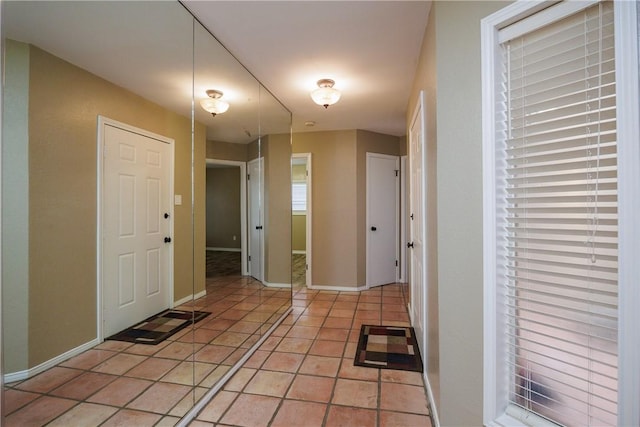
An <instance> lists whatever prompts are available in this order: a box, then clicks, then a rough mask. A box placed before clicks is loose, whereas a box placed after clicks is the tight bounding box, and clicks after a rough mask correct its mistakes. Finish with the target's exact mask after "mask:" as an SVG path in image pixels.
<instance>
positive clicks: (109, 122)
mask: <svg viewBox="0 0 640 427" xmlns="http://www.w3.org/2000/svg"><path fill="white" fill-rule="evenodd" d="M105 126H112V127H115V128H118V129H122V130H125V131H128V132H132V133H136V134H138V135H142V136H144V137H147V138H153V139H156V140H158V141H162V142H165V143H167V144H169V147H170V152H171V160H170V162H169V218H170V221H169V236H174V222H175V221H174V218H175V216H174V203H173V199H174V197H173V195H174V182H175V141H174V140H173V139H172V138H168V137H166V136H162V135H158V134H156V133H153V132H149V131H147V130H144V129H140V128H137V127H135V126H131V125H128V124H126V123H122V122H119V121H117V120H113V119H110V118H107V117H104V116H101V115H98V117H97V132H96V133H97V155H96V161H97V165H96V171H97V172H96V175H97V176H96V195H97V197H96V205H97V206H96V216H97V218H96V322H97V325H96V335H97V337H98V340H99V342H102V340H103V338H104V337H103V333H104V331H103V320H104V319H103V317H104V308H103V306H102V304H103V292H104V289H103V286H102V275H103V265H102V252H103V250H102V249H103V248H102V246H103V238H104V236H103V234H102V232H103V230H102V219H103V216H104V215H103V212H102V210H103V197H104V191H103V174H104V149H105V144H104V134H105V131H104V128H105ZM167 249H168V251H169V260H168V263H169V265H168V270H169V271H168V273H167V274H168V276H169V277H168V278H167V286H168V290H167V292H168V295H167V300H168V302H169V307H168V308H172V306H171V302H172V301H173V292H174V289H173V269H174V267H173V262H174V257H173V255H174V254H173V245H169V246H168V248H167Z"/></svg>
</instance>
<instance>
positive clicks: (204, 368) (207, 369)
mask: <svg viewBox="0 0 640 427" xmlns="http://www.w3.org/2000/svg"><path fill="white" fill-rule="evenodd" d="M216 366H217V365H213V364H211V363H201V362H181V363H180V364H179V365H178V366H176V367H175V368H173V369H172V370H171V371H169V373H167V374H166V375H165V376H163V377H162V378H161V379H160V381H162V382H167V383H175V384H184V385H194V384H200V383H201V382H202V380H204V379H205V378H206V377H207V375H209V374H210V373H211V372H212V371H213V370H214V369H215V368H216Z"/></svg>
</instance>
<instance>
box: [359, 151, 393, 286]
mask: <svg viewBox="0 0 640 427" xmlns="http://www.w3.org/2000/svg"><path fill="white" fill-rule="evenodd" d="M398 172H399V171H398V158H397V157H396V156H387V155H384V154H374V153H367V227H368V230H367V286H368V287H372V286H380V285H385V284H387V283H393V282H395V281H396V277H397V265H398V256H397V244H398V226H397V220H398Z"/></svg>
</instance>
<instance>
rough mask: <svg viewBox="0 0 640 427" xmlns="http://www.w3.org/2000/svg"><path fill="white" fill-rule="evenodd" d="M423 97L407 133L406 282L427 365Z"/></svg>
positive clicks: (413, 317)
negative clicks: (408, 252) (408, 240)
mask: <svg viewBox="0 0 640 427" xmlns="http://www.w3.org/2000/svg"><path fill="white" fill-rule="evenodd" d="M423 100H424V93H423V92H420V98H419V101H418V105H417V106H416V109H415V112H414V114H413V119H412V121H411V127H410V129H409V175H410V180H411V181H410V184H411V185H410V190H409V213H410V215H409V228H410V231H409V233H410V239H411V241H410V242H409V243H408V245H409V246H410V248H411V251H410V255H409V257H410V260H411V268H410V272H409V282H410V289H411V302H410V307H409V314H410V315H411V324H412V325H413V327H414V329H415V331H416V339H417V341H418V346H419V347H420V350H421V354H422V357H423V359H424V360H423V361H424V362H426V357H427V354H429V353H428V352H427V348H426V346H427V340H426V339H425V330H426V307H427V301H426V295H427V293H426V291H425V288H426V283H425V280H426V277H427V275H426V271H427V264H426V263H427V261H426V253H425V243H426V223H427V222H426V209H425V206H424V201H425V200H426V195H425V191H426V185H425V176H426V171H425V167H426V159H425V148H424V147H425V141H424V111H423V108H424V101H423Z"/></svg>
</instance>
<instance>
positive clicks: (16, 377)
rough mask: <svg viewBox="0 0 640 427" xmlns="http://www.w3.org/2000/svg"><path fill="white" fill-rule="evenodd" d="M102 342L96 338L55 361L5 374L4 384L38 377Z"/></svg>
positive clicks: (63, 354) (58, 356)
mask: <svg viewBox="0 0 640 427" xmlns="http://www.w3.org/2000/svg"><path fill="white" fill-rule="evenodd" d="M101 342H102V341H101V340H99V339H98V338H94V339H93V340H91V341H89V342H86V343H84V344H82V345H80V346H78V347H76V348H72V349H71V350H68V351H65V352H64V353H62V354H59V355H57V356H56V357H54V358H53V359H49V360H47V361H45V362H42V363H41V364H39V365H37V366H34V367H33V368H29V369H25V370H24V371H18V372H11V373H8V374H4V375H3V376H2V378H3V381H4V383H5V384H6V383H12V382H15V381H22V380H26V379H28V378H31V377H33V376H35V375H38V374H39V373H41V372H44V371H46V370H47V369H49V368H53V367H54V366H56V365H58V364H60V363H62V362H64V361H66V360H68V359H71V358H72V357H74V356H77V355H79V354H80V353H83V352H85V351H87V350H90V349H92V348H93V347H95V346H97V345H98V344H100V343H101Z"/></svg>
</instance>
